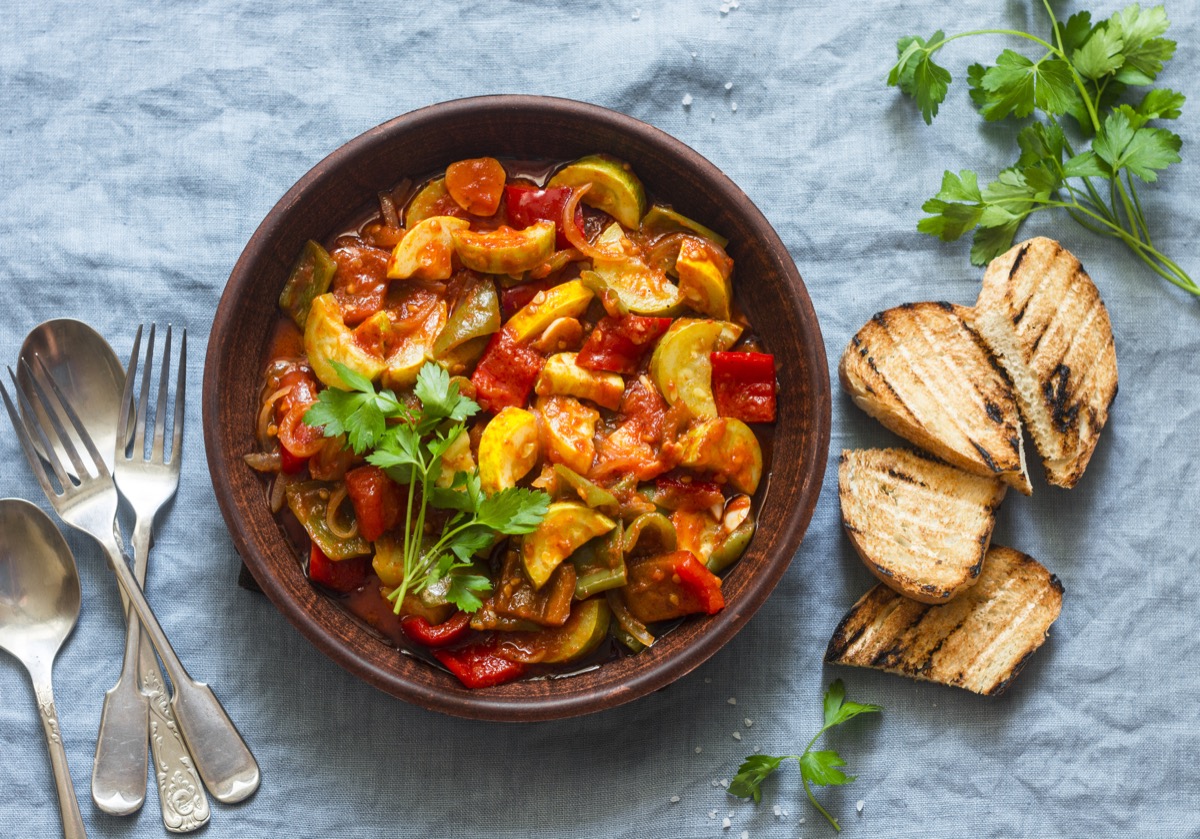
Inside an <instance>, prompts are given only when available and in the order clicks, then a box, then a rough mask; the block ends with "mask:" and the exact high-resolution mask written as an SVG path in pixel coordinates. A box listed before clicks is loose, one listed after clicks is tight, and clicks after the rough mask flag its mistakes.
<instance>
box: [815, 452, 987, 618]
mask: <svg viewBox="0 0 1200 839" xmlns="http://www.w3.org/2000/svg"><path fill="white" fill-rule="evenodd" d="M1006 488H1007V487H1006V485H1005V484H1004V483H1003V482H1001V481H1000V480H999V479H997V478H985V477H983V476H981V475H972V474H970V473H968V472H965V471H963V470H961V469H958V468H957V467H954V466H950V465H948V464H945V463H941V462H938V461H936V460H934V459H933V458H931V457H929V456H928V455H924V454H921V453H919V452H914V451H911V450H909V449H859V450H854V451H843V452H842V454H841V457H840V458H839V461H838V498H839V500H840V502H841V508H842V526H843V527H844V528H845V530H846V534H847V535H848V536H849V537H850V544H852V545H853V546H854V549H855V551H857V552H858V555H859V557H860V558H861V559H862V561H863V564H865V565H866V566H867V568H868V569H869V570H870V571H871V573H872V574H874V575H875V576H876V577H878V578H879V580H880V582H882V583H883V584H884V585H886V586H888V587H889V588H891V589H892V590H894V591H896V592H898V593H900V594H902V595H904V596H906V597H910V598H912V599H914V600H918V601H920V602H922V603H945V602H947V601H949V600H951V599H952V598H954V597H956V596H957V595H958V594H959V593H960V592H962V591H964V590H966V589H967V588H969V587H970V586H972V585H974V584H975V581H976V579H978V577H979V573H980V570H981V569H982V567H983V560H984V555H985V554H986V553H987V548H988V545H989V543H990V542H991V537H992V528H993V526H994V525H995V523H996V510H997V509H998V508H999V506H1000V502H1001V501H1002V500H1003V499H1004V492H1005V489H1006Z"/></svg>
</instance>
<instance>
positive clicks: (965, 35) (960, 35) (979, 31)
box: [927, 29, 1062, 56]
mask: <svg viewBox="0 0 1200 839" xmlns="http://www.w3.org/2000/svg"><path fill="white" fill-rule="evenodd" d="M974 35H1012V36H1014V37H1017V38H1025V39H1027V40H1030V41H1033V42H1034V43H1037V44H1041V45H1042V46H1043V47H1045V48H1046V49H1048V50H1050V52H1052V53H1054V54H1055V55H1058V56H1061V55H1062V53H1061V52H1059V51H1058V50H1057V49H1055V47H1054V45H1053V44H1050V43H1047V42H1046V41H1043V40H1042V39H1041V38H1039V37H1038V36H1036V35H1030V34H1029V33H1028V32H1022V31H1020V30H1019V29H972V30H971V31H970V32H959V33H958V34H957V35H951V36H950V37H949V38H946V39H945V40H943V41H941V42H939V43H938V44H936V45H935V46H934V47H933V49H931V50H927V52H929V54H930V55H932V54H933V53H935V52H937V51H938V50H940V49H941V48H942V47H944V46H946V44H948V43H950V42H951V41H956V40H958V39H959V38H970V37H972V36H974Z"/></svg>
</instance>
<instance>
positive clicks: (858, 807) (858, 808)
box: [854, 798, 867, 813]
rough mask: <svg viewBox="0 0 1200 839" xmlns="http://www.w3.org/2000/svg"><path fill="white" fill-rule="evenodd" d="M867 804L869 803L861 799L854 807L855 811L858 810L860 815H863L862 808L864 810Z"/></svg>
mask: <svg viewBox="0 0 1200 839" xmlns="http://www.w3.org/2000/svg"><path fill="white" fill-rule="evenodd" d="M866 803H867V802H865V801H863V800H862V799H861V798H860V799H858V801H857V802H856V803H855V805H854V809H856V810H858V812H860V813H861V812H862V808H863V806H864V805H865V804H866Z"/></svg>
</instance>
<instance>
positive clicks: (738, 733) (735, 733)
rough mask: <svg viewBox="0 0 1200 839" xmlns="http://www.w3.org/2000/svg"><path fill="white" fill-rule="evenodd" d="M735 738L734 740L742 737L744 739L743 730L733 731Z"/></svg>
mask: <svg viewBox="0 0 1200 839" xmlns="http://www.w3.org/2000/svg"><path fill="white" fill-rule="evenodd" d="M733 739H734V740H741V739H742V732H740V731H735V732H733Z"/></svg>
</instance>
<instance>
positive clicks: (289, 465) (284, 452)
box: [279, 446, 308, 475]
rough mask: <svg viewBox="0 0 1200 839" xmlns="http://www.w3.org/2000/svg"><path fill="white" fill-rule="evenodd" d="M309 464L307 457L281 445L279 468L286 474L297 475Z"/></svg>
mask: <svg viewBox="0 0 1200 839" xmlns="http://www.w3.org/2000/svg"><path fill="white" fill-rule="evenodd" d="M307 465H308V458H307V457H297V456H296V455H294V454H292V453H291V452H290V451H289V450H288V447H287V446H280V447H279V468H280V469H281V470H282V471H283V473H284V474H286V475H297V474H299V473H300V472H303V471H304V467H305V466H307Z"/></svg>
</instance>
